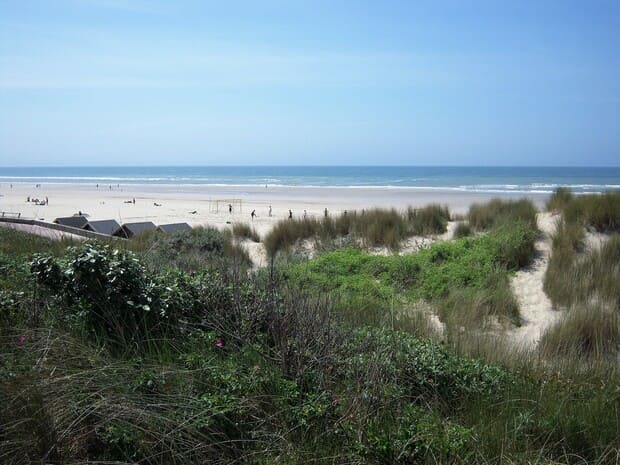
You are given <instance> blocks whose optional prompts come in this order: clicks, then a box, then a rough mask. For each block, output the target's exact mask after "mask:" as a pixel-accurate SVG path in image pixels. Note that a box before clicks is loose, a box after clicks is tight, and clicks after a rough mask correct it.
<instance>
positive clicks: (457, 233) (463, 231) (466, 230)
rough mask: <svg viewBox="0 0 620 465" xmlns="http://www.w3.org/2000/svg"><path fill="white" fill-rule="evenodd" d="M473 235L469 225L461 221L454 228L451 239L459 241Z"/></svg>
mask: <svg viewBox="0 0 620 465" xmlns="http://www.w3.org/2000/svg"><path fill="white" fill-rule="evenodd" d="M472 233H473V231H472V229H471V226H470V225H469V223H466V222H463V221H461V222H460V223H458V224H457V225H456V227H455V228H454V233H453V236H452V237H453V239H461V238H463V237H468V236H471V235H472Z"/></svg>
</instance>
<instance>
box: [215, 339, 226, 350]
mask: <svg viewBox="0 0 620 465" xmlns="http://www.w3.org/2000/svg"><path fill="white" fill-rule="evenodd" d="M215 347H217V348H218V349H221V348H222V347H224V339H222V338H221V337H218V338H217V339H216V340H215Z"/></svg>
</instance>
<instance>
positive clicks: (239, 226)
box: [232, 223, 260, 242]
mask: <svg viewBox="0 0 620 465" xmlns="http://www.w3.org/2000/svg"><path fill="white" fill-rule="evenodd" d="M232 233H233V236H235V237H238V238H245V239H249V240H251V241H253V242H260V236H259V235H258V233H257V232H256V230H255V229H254V228H253V227H250V225H248V224H247V223H234V224H233V227H232Z"/></svg>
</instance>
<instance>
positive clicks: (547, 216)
mask: <svg viewBox="0 0 620 465" xmlns="http://www.w3.org/2000/svg"><path fill="white" fill-rule="evenodd" d="M556 219H557V216H556V215H552V214H551V213H539V214H538V215H537V221H538V228H539V229H540V231H541V237H540V238H538V239H537V240H536V244H535V247H536V257H535V258H534V260H533V261H532V263H531V264H530V265H529V266H528V267H526V268H523V269H521V270H519V271H518V272H517V273H516V275H515V276H514V277H513V278H512V280H511V283H510V284H511V286H512V291H513V293H514V295H515V297H516V298H517V301H518V303H519V311H520V314H521V326H520V327H518V328H514V329H511V330H509V331H508V332H507V333H508V336H509V339H510V340H511V341H512V342H513V343H514V344H515V345H517V346H521V347H523V348H530V347H532V346H533V345H535V344H537V343H538V341H539V340H540V337H541V336H542V334H543V332H544V331H545V329H547V328H548V327H549V326H551V325H552V324H554V323H555V322H556V321H558V319H559V317H560V316H561V312H559V311H557V310H555V309H554V308H553V304H552V303H551V300H549V297H547V294H545V291H544V290H543V280H544V277H545V272H546V270H547V264H548V263H549V256H550V254H551V235H552V234H553V233H554V231H555V222H556Z"/></svg>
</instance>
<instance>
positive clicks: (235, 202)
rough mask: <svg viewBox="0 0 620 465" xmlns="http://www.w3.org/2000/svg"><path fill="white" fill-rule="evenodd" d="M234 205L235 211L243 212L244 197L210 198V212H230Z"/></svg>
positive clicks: (233, 209)
mask: <svg viewBox="0 0 620 465" xmlns="http://www.w3.org/2000/svg"><path fill="white" fill-rule="evenodd" d="M230 207H232V212H233V213H242V212H243V201H242V199H215V200H214V199H210V200H209V212H210V213H228V210H229V208H230Z"/></svg>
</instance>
